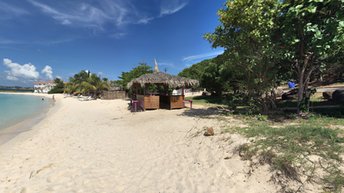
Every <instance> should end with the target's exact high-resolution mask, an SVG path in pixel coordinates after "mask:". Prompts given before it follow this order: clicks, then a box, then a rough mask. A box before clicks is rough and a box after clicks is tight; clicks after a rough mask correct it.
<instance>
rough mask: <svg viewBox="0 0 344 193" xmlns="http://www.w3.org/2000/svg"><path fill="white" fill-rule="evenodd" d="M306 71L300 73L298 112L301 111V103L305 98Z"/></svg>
mask: <svg viewBox="0 0 344 193" xmlns="http://www.w3.org/2000/svg"><path fill="white" fill-rule="evenodd" d="M303 77H304V72H303V73H300V74H299V90H298V93H297V114H300V113H301V105H302V101H303V98H304V81H303Z"/></svg>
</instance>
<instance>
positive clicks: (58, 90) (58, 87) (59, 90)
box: [48, 78, 65, 94]
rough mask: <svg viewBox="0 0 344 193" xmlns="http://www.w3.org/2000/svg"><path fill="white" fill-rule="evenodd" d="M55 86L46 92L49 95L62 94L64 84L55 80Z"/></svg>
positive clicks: (57, 79)
mask: <svg viewBox="0 0 344 193" xmlns="http://www.w3.org/2000/svg"><path fill="white" fill-rule="evenodd" d="M54 83H55V86H54V87H53V88H52V89H51V90H50V91H49V92H48V93H49V94H54V93H63V92H64V86H65V85H64V82H63V80H61V79H59V78H56V79H55V80H54Z"/></svg>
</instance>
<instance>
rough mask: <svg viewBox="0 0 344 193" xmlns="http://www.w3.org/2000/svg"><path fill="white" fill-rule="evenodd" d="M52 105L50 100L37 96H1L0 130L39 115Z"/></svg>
mask: <svg viewBox="0 0 344 193" xmlns="http://www.w3.org/2000/svg"><path fill="white" fill-rule="evenodd" d="M50 105H51V100H50V99H45V100H42V98H41V97H37V96H28V95H12V94H0V130H1V129H4V128H6V127H9V126H12V125H15V124H16V123H19V122H22V121H24V120H26V119H29V118H30V117H34V116H36V115H39V114H41V113H42V112H44V111H45V110H47V109H48V108H49V106H50Z"/></svg>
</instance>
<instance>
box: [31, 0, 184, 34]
mask: <svg viewBox="0 0 344 193" xmlns="http://www.w3.org/2000/svg"><path fill="white" fill-rule="evenodd" d="M27 1H28V2H29V3H31V4H32V5H33V6H34V7H37V8H39V9H40V10H41V11H42V12H43V13H45V14H47V15H48V16H50V17H52V18H53V19H55V20H56V21H58V22H59V23H60V24H62V25H66V26H73V27H89V28H95V29H98V30H104V27H105V26H109V25H110V26H111V25H112V26H113V27H121V26H124V25H126V24H147V23H149V22H151V21H152V20H154V19H156V18H160V17H163V16H166V15H171V14H174V13H176V12H178V11H180V10H181V9H183V8H184V7H185V6H186V5H187V4H188V1H189V0H156V3H152V5H151V6H149V8H147V7H146V8H143V7H138V6H137V3H135V1H138V0H102V1H85V0H84V1H82V3H80V1H79V2H78V1H69V2H68V3H59V1H50V3H49V4H48V3H47V1H43V0H27ZM51 2H54V3H51ZM88 2H92V4H91V3H88ZM154 9H156V10H157V11H158V12H159V15H154V14H152V10H154Z"/></svg>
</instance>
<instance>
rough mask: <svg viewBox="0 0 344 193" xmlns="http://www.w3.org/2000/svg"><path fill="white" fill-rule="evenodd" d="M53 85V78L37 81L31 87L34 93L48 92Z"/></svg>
mask: <svg viewBox="0 0 344 193" xmlns="http://www.w3.org/2000/svg"><path fill="white" fill-rule="evenodd" d="M55 85H56V84H55V83H54V81H53V80H50V81H38V82H35V83H34V86H33V89H34V92H35V93H48V92H49V91H50V90H51V89H52V88H53V87H54V86H55Z"/></svg>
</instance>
